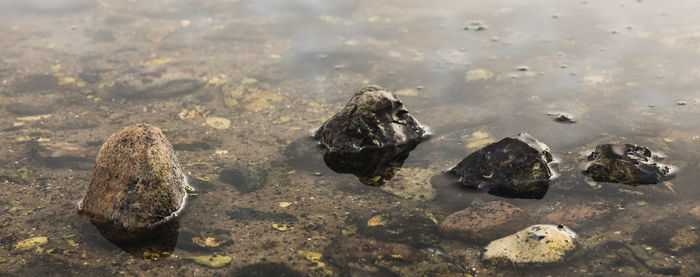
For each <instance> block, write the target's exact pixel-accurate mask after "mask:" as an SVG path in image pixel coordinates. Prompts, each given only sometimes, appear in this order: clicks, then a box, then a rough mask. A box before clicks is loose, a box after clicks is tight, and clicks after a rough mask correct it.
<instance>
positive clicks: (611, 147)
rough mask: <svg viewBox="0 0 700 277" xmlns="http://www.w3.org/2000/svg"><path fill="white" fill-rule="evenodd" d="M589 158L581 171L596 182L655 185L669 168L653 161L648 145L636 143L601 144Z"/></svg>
mask: <svg viewBox="0 0 700 277" xmlns="http://www.w3.org/2000/svg"><path fill="white" fill-rule="evenodd" d="M588 160H590V161H591V162H590V163H589V164H588V165H587V166H586V169H585V170H584V173H585V174H587V175H589V176H591V178H593V180H595V181H597V182H609V183H623V184H628V185H640V184H656V183H658V182H659V181H661V180H662V179H663V178H664V177H666V175H668V174H669V173H670V171H671V169H670V168H669V167H668V166H666V165H663V164H659V163H657V162H656V160H655V155H654V154H653V153H652V152H651V150H649V148H647V147H644V146H639V145H636V144H601V145H598V146H597V147H596V149H595V151H594V152H593V153H591V154H590V155H589V156H588Z"/></svg>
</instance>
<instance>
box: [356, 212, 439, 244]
mask: <svg viewBox="0 0 700 277" xmlns="http://www.w3.org/2000/svg"><path fill="white" fill-rule="evenodd" d="M351 221H354V222H352V223H351V224H352V225H355V226H356V227H357V231H358V233H360V234H362V235H363V236H365V237H371V238H376V239H380V240H384V241H390V242H398V243H405V244H409V245H413V246H420V247H423V246H434V245H436V244H437V242H438V240H439V237H438V228H437V227H438V225H437V220H436V219H435V218H434V217H433V216H432V215H431V214H428V213H424V214H421V213H420V212H418V211H397V212H392V213H388V212H382V213H375V214H371V215H367V216H362V217H357V218H354V219H352V220H351Z"/></svg>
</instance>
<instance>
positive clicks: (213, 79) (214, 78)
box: [202, 74, 228, 86]
mask: <svg viewBox="0 0 700 277" xmlns="http://www.w3.org/2000/svg"><path fill="white" fill-rule="evenodd" d="M202 81H203V82H205V83H207V85H210V86H221V85H223V84H226V82H228V77H226V74H216V75H208V76H204V77H202Z"/></svg>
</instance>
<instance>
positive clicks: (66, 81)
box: [58, 77, 76, 86]
mask: <svg viewBox="0 0 700 277" xmlns="http://www.w3.org/2000/svg"><path fill="white" fill-rule="evenodd" d="M75 81H76V79H75V78H73V77H63V78H61V80H58V84H59V85H61V86H63V85H70V84H72V83H75Z"/></svg>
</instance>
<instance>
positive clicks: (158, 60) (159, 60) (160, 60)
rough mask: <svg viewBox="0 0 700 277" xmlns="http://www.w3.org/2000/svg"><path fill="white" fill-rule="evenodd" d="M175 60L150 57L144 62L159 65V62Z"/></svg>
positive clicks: (164, 62)
mask: <svg viewBox="0 0 700 277" xmlns="http://www.w3.org/2000/svg"><path fill="white" fill-rule="evenodd" d="M172 61H174V59H173V58H159V59H150V60H147V61H144V62H143V64H145V65H159V64H166V63H169V62H172Z"/></svg>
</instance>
